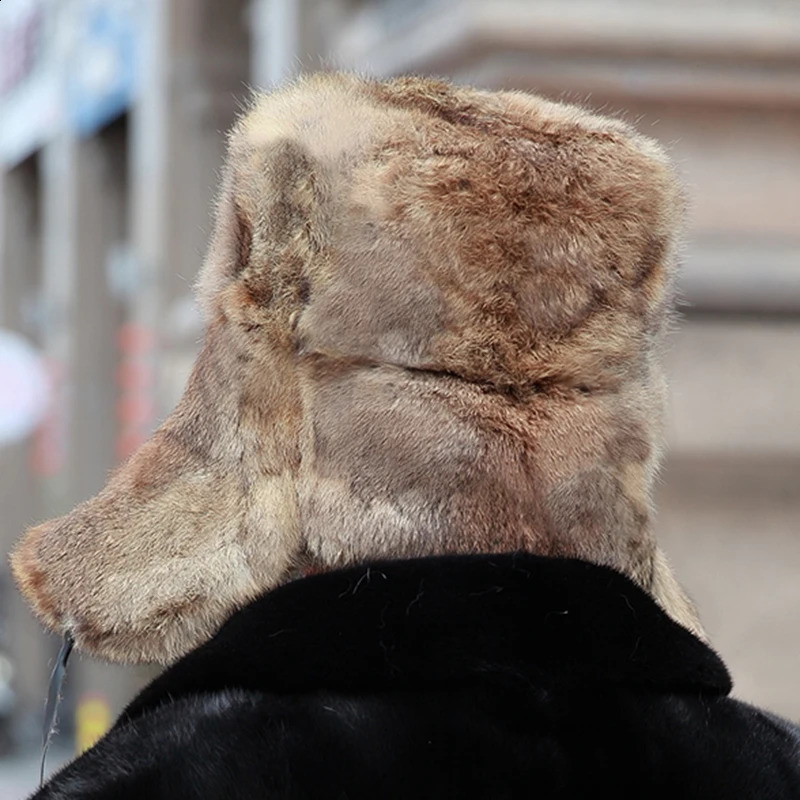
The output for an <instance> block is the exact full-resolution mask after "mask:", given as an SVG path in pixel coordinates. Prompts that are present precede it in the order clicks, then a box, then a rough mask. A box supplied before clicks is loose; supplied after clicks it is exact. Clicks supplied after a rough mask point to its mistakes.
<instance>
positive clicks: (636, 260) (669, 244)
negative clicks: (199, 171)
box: [13, 75, 699, 661]
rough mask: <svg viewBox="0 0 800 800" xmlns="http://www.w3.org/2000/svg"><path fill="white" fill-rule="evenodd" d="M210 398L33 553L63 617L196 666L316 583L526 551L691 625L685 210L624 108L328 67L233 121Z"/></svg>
mask: <svg viewBox="0 0 800 800" xmlns="http://www.w3.org/2000/svg"><path fill="white" fill-rule="evenodd" d="M222 183H223V185H222V191H221V197H220V201H219V206H218V209H217V217H216V229H215V233H214V236H213V240H212V242H211V247H210V251H209V254H208V257H207V260H206V263H205V266H204V268H203V272H202V275H201V278H200V296H201V300H202V304H203V307H204V310H205V313H206V316H207V322H208V332H207V336H206V341H205V345H204V347H203V349H202V352H201V354H200V356H199V358H198V361H197V364H196V366H195V369H194V372H193V375H192V377H191V379H190V382H189V385H188V387H187V390H186V394H185V396H184V398H183V400H182V401H181V403H180V404H179V406H178V407H177V409H176V410H175V412H174V413H173V414H172V415H171V416H170V417H169V419H168V420H167V421H166V422H165V423H164V425H163V426H162V427H161V428H160V429H159V430H158V431H157V432H156V433H155V435H154V436H153V438H152V440H151V441H150V442H148V443H147V444H146V445H145V446H144V447H143V448H142V449H141V450H140V451H139V452H138V453H137V454H135V455H134V456H133V458H132V459H131V460H130V461H129V462H128V463H127V464H126V465H124V466H123V467H122V468H121V469H120V470H119V471H118V472H117V473H116V475H115V476H114V477H113V478H112V480H111V481H110V482H109V484H108V485H107V486H106V487H105V489H103V491H102V492H101V493H100V494H99V495H98V496H97V497H96V498H94V499H92V500H90V501H89V502H87V503H85V504H83V505H82V506H79V507H78V508H77V509H75V510H74V511H73V512H72V513H71V514H69V515H67V516H66V517H63V518H61V519H58V520H54V521H51V522H49V523H46V524H45V525H43V526H39V527H37V528H34V529H32V530H31V531H29V532H28V534H27V536H26V538H25V539H24V540H23V541H22V543H21V544H20V546H19V547H18V549H17V551H16V553H15V554H14V557H13V567H14V571H15V574H16V576H17V580H18V581H19V583H20V585H21V586H22V588H23V591H24V592H25V593H26V594H27V596H28V597H29V599H30V600H31V601H32V603H33V604H34V605H35V607H36V608H37V610H38V611H39V613H40V615H41V616H42V617H43V619H44V620H45V621H46V622H47V623H48V624H49V625H51V626H53V627H55V628H64V627H69V628H71V629H73V631H74V633H75V635H76V638H77V640H78V643H79V645H82V646H83V647H85V648H86V649H88V650H90V651H93V652H96V653H99V654H101V655H104V656H106V657H109V658H113V659H119V660H127V661H140V660H159V661H170V660H172V659H174V658H176V657H177V656H179V655H180V654H181V653H183V652H185V651H186V650H187V649H189V648H190V647H192V646H193V645H195V644H197V643H198V642H199V641H202V640H203V639H204V638H206V637H208V636H209V635H211V634H212V633H213V631H214V630H215V629H216V628H217V627H218V625H219V624H220V623H221V622H222V621H223V620H224V619H225V618H226V617H227V616H228V615H229V614H230V612H231V611H232V610H233V609H234V608H236V607H237V606H240V605H242V604H243V603H245V602H247V601H248V600H249V599H251V598H252V597H253V596H254V595H256V594H258V593H260V592H262V591H264V590H266V589H269V588H271V587H273V586H275V585H277V584H279V583H281V582H283V581H286V580H288V579H289V578H290V577H291V576H292V575H294V574H295V573H296V570H297V569H298V568H302V567H304V566H312V565H313V566H314V567H316V568H322V569H327V568H332V567H337V566H341V565H345V564H350V563H353V562H358V561H362V560H365V559H373V558H380V557H395V556H396V557H401V556H411V555H424V554H434V553H451V552H497V551H508V550H515V549H525V550H529V551H532V552H535V553H542V554H551V555H554V556H575V557H579V558H583V559H587V560H590V561H594V562H598V563H602V564H608V565H611V566H613V567H616V568H617V569H619V570H621V571H622V572H624V573H626V574H628V575H629V576H631V577H632V578H633V579H634V580H636V581H637V582H638V583H639V584H641V585H642V586H643V587H645V588H646V589H648V590H649V591H650V592H651V593H652V594H653V595H654V596H655V597H656V599H657V600H658V601H659V602H660V603H661V604H662V605H663V606H664V608H666V610H667V611H668V612H669V613H670V614H671V615H672V616H673V617H675V618H676V619H677V620H679V621H680V622H682V623H683V624H684V625H686V626H688V627H690V628H692V629H694V630H696V631H699V624H698V622H697V619H696V616H695V613H694V611H693V609H692V607H691V605H690V603H689V602H688V600H687V599H686V597H685V595H684V594H683V592H682V591H681V590H680V588H679V587H678V585H677V584H676V582H675V580H674V578H673V576H672V573H671V572H670V570H669V567H668V566H667V564H666V562H665V560H664V558H663V556H662V555H661V553H660V551H659V550H658V549H657V547H656V544H655V541H654V538H653V533H652V528H651V517H652V512H651V488H652V483H653V477H654V472H655V469H656V466H657V462H658V458H659V453H660V449H661V437H662V432H661V419H662V410H663V403H664V381H663V376H662V372H661V366H660V363H659V350H660V347H661V344H662V339H663V336H664V331H665V326H666V323H667V320H668V316H669V310H670V304H671V292H672V288H671V287H672V280H673V272H674V263H675V251H676V240H677V237H678V232H679V228H680V221H681V206H682V202H681V194H680V191H679V188H678V185H677V183H676V180H675V177H674V175H673V173H672V171H671V169H670V166H669V163H668V161H667V159H666V157H665V155H664V153H663V152H662V151H661V150H660V149H659V147H658V146H657V145H656V144H654V143H653V142H652V141H651V140H649V139H646V138H643V137H642V136H640V135H638V134H637V133H635V132H634V131H633V130H632V129H631V128H630V127H628V126H627V125H625V124H623V123H622V122H619V121H615V120H609V119H606V118H603V117H598V116H594V115H592V114H589V113H586V112H585V111H583V110H581V109H579V108H575V107H571V106H566V105H560V104H557V103H552V102H548V101H546V100H544V99H542V98H540V97H536V96H531V95H527V94H522V93H518V92H487V91H478V90H475V89H469V88H460V87H454V86H452V85H450V84H448V83H444V82H441V81H436V80H427V79H422V78H400V79H396V80H391V81H387V82H380V83H379V82H373V81H369V80H364V79H361V78H358V77H354V76H350V75H317V76H313V77H308V78H305V79H302V80H300V81H298V82H297V83H295V84H293V85H291V86H289V87H287V88H285V89H282V90H280V91H278V92H275V93H274V94H271V95H267V96H262V97H259V98H258V99H257V100H256V102H255V103H254V105H253V107H252V109H251V110H250V111H249V113H247V114H246V115H245V116H244V117H243V119H242V120H241V121H240V123H239V124H238V125H237V127H236V128H235V130H234V131H233V133H232V135H231V139H230V148H229V156H228V160H227V164H226V167H225V171H224V176H223V182H222Z"/></svg>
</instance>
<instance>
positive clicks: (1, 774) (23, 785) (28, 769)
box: [0, 748, 71, 800]
mask: <svg viewBox="0 0 800 800" xmlns="http://www.w3.org/2000/svg"><path fill="white" fill-rule="evenodd" d="M70 756H71V753H70V752H68V751H65V750H59V749H58V748H51V750H50V752H49V753H48V755H47V773H46V774H48V775H52V774H53V773H54V772H55V771H56V770H57V769H58V768H59V767H60V766H61V765H62V764H64V763H66V762H67V761H68V760H69V758H70ZM39 758H40V756H39V753H38V752H29V753H21V754H19V755H17V756H12V757H10V758H0V800H24V798H26V797H28V796H29V795H30V794H31V793H32V792H33V791H34V789H36V788H37V787H38V785H39Z"/></svg>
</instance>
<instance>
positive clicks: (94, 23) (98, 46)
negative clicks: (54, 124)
mask: <svg viewBox="0 0 800 800" xmlns="http://www.w3.org/2000/svg"><path fill="white" fill-rule="evenodd" d="M135 7H136V4H133V3H129V2H119V0H117V2H113V1H106V2H97V0H94V2H92V1H91V0H90V1H89V2H87V3H85V4H83V6H82V7H79V8H78V9H76V10H78V15H79V16H78V18H77V19H76V29H77V30H76V37H75V40H74V44H73V47H72V52H71V54H70V56H71V57H70V59H69V63H70V69H69V73H68V77H67V97H66V100H67V102H66V106H67V116H68V121H69V124H70V126H71V127H72V128H73V130H75V131H76V133H78V134H79V135H81V136H89V135H91V134H93V133H95V132H96V131H97V130H98V129H99V128H101V127H102V126H103V125H106V124H107V123H109V122H111V121H112V120H113V119H114V118H115V117H118V116H119V115H120V114H122V113H124V112H125V110H126V109H127V108H128V106H129V105H130V103H131V100H132V99H133V94H134V91H135V87H136V75H137V72H136V66H137V45H138V35H137V34H138V25H137V23H138V20H137V18H136V11H135Z"/></svg>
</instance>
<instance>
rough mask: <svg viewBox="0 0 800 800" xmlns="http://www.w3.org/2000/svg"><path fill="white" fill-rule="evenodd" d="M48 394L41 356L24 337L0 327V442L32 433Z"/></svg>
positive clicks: (11, 440)
mask: <svg viewBox="0 0 800 800" xmlns="http://www.w3.org/2000/svg"><path fill="white" fill-rule="evenodd" d="M49 398H50V380H49V378H48V375H47V370H46V369H45V366H44V363H43V361H42V357H41V356H40V355H39V353H38V352H37V351H36V349H35V348H34V347H33V346H32V345H31V344H29V343H28V341H27V340H26V339H25V338H24V337H22V336H20V335H19V334H18V333H14V332H13V331H8V330H2V329H0V445H4V444H10V443H11V442H16V441H19V440H20V439H24V438H25V437H26V436H27V435H28V434H29V433H31V432H32V431H33V430H34V428H36V426H37V425H38V424H39V423H40V422H41V421H42V418H43V417H44V415H45V413H46V411H47V406H48V402H49Z"/></svg>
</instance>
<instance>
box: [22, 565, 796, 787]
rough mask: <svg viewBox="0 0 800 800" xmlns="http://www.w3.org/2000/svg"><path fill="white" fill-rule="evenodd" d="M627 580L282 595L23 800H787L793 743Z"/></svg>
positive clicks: (300, 585) (372, 576)
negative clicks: (738, 696)
mask: <svg viewBox="0 0 800 800" xmlns="http://www.w3.org/2000/svg"><path fill="white" fill-rule="evenodd" d="M730 688H731V683H730V678H729V676H728V672H727V670H726V669H725V666H724V665H723V663H722V662H721V661H720V659H719V658H718V657H717V656H716V654H715V653H714V652H713V651H712V650H710V649H709V648H708V647H707V646H706V645H704V644H703V643H702V642H700V641H699V640H698V639H696V638H695V637H693V636H692V635H691V634H690V633H688V632H687V631H686V630H684V629H683V628H681V627H680V626H678V625H677V624H676V623H674V622H672V621H671V620H670V618H669V617H667V616H666V615H665V614H664V613H663V612H662V611H661V610H660V609H659V607H658V606H657V605H656V604H655V603H654V602H653V601H652V600H651V599H650V598H649V597H648V596H647V595H646V594H645V593H644V592H643V591H641V590H640V589H639V588H637V587H636V586H635V585H634V584H633V583H631V582H630V581H629V580H628V579H627V578H625V577H623V576H621V575H619V574H617V573H615V572H613V571H611V570H610V569H606V568H603V567H598V566H594V565H592V564H588V563H584V562H581V561H571V560H560V559H548V558H541V557H535V556H531V555H524V554H517V555H503V556H454V557H442V558H429V559H418V560H413V561H393V562H384V563H379V564H373V565H371V566H369V567H366V566H365V567H360V568H354V569H348V570H343V571H340V572H334V573H328V574H323V575H317V576H313V577H309V578H304V579H302V580H299V581H296V582H294V583H291V584H288V585H286V586H284V587H282V588H280V589H278V590H276V591H274V592H271V593H270V594H268V595H266V596H264V597H262V598H261V599H259V600H257V601H256V602H254V603H252V604H251V605H250V606H248V607H247V608H245V609H243V610H242V611H240V612H239V613H237V614H235V615H234V616H233V617H232V618H231V619H230V620H229V621H228V622H227V623H226V624H225V626H224V627H223V628H222V629H221V630H220V632H219V633H218V634H217V636H215V637H214V639H212V640H211V641H209V642H208V643H207V644H205V645H204V646H202V647H200V648H199V649H197V650H196V651H194V652H193V653H191V654H190V655H188V656H187V657H185V658H184V659H183V660H181V661H180V662H179V663H177V664H176V665H175V666H174V667H172V668H171V669H169V670H168V671H167V672H165V673H164V674H163V675H162V676H161V677H159V678H158V679H157V680H156V681H155V682H154V683H152V684H151V685H150V686H149V687H148V688H147V689H146V690H145V691H144V692H143V693H142V694H141V695H140V696H139V697H138V698H137V699H136V700H135V701H134V702H133V703H132V704H131V706H130V707H129V708H128V709H127V710H126V711H125V713H124V714H123V715H122V716H121V718H120V720H119V721H118V722H117V724H116V726H115V727H114V729H113V730H112V731H111V732H110V733H109V734H108V735H107V736H106V737H105V738H104V739H102V740H101V741H100V742H99V744H97V745H96V746H95V747H94V748H93V749H92V750H90V751H89V752H88V753H86V754H84V755H83V756H81V757H80V758H79V759H77V760H76V761H75V762H73V764H71V765H70V766H68V767H66V768H65V769H64V770H63V771H62V772H61V773H60V774H58V775H57V776H56V777H55V778H54V779H53V780H52V781H50V783H49V784H48V785H47V786H46V787H45V788H44V790H42V791H41V792H40V793H39V794H38V795H36V797H37V798H41V800H44V798H48V800H55V798H59V800H62V799H63V800H65V799H66V798H70V799H71V798H93V799H94V798H98V799H99V798H108V799H109V800H111V798H114V800H126V798H137V800H140V799H141V798H144V800H157V798H170V800H172V798H187V799H188V798H230V799H231V800H235V799H236V798H248V800H250V799H251V798H259V800H267V799H269V798H286V799H287V800H288V799H289V798H292V799H293V800H294V799H295V798H297V799H298V800H299V798H330V800H339V799H341V800H345V798H347V800H359V799H360V798H409V799H410V798H413V799H414V800H421V799H422V798H431V799H433V798H436V800H449V798H486V799H487V800H501V799H503V798H537V799H538V800H549V799H550V798H564V799H566V798H590V797H592V798H594V797H609V798H617V799H619V798H637V800H658V798H665V799H666V798H669V800H690V799H694V798H697V800H715V799H717V798H725V799H726V800H749V798H753V799H755V798H758V800H772V799H773V798H775V799H777V798H781V799H783V798H800V731H798V729H796V728H795V727H793V726H792V725H790V724H789V723H787V722H785V721H783V720H780V719H778V718H776V717H773V716H771V715H769V714H767V713H765V712H762V711H759V710H757V709H755V708H752V707H750V706H748V705H745V704H744V703H741V702H738V701H736V700H732V699H730V698H729V697H728V692H729V691H730Z"/></svg>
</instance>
